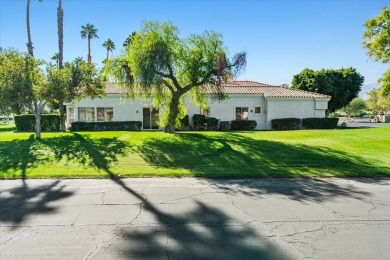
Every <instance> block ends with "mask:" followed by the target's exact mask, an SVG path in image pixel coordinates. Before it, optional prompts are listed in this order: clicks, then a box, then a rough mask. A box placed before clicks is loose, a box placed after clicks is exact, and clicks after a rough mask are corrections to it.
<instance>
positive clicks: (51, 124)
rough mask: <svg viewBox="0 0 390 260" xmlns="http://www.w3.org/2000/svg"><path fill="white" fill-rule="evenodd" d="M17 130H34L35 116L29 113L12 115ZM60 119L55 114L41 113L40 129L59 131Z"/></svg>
mask: <svg viewBox="0 0 390 260" xmlns="http://www.w3.org/2000/svg"><path fill="white" fill-rule="evenodd" d="M14 118H15V119H14V120H15V125H16V130H17V131H24V132H34V131H35V116H34V115H31V114H27V115H18V116H15V117H14ZM60 124H61V119H60V115H57V114H43V115H41V131H59V130H60Z"/></svg>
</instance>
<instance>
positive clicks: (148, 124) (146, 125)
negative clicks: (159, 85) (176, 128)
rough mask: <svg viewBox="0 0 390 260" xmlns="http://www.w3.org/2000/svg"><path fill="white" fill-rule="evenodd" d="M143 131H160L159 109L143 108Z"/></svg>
mask: <svg viewBox="0 0 390 260" xmlns="http://www.w3.org/2000/svg"><path fill="white" fill-rule="evenodd" d="M142 111H143V127H142V128H143V129H145V130H151V129H159V126H158V109H156V108H154V107H145V108H143V110H142Z"/></svg>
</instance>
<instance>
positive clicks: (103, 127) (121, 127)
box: [71, 121, 142, 131]
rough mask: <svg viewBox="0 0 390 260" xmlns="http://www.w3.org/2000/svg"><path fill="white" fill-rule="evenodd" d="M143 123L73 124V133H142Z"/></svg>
mask: <svg viewBox="0 0 390 260" xmlns="http://www.w3.org/2000/svg"><path fill="white" fill-rule="evenodd" d="M141 127H142V122H141V121H110V122H72V126H71V130H72V131H140V130H141Z"/></svg>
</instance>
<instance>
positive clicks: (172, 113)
mask: <svg viewBox="0 0 390 260" xmlns="http://www.w3.org/2000/svg"><path fill="white" fill-rule="evenodd" d="M179 100H180V95H178V94H177V93H175V94H173V95H172V99H171V104H170V105H169V114H168V123H167V125H166V126H165V130H164V132H165V133H171V134H174V133H175V122H176V117H177V115H178V114H179Z"/></svg>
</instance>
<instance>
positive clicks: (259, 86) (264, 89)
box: [106, 81, 331, 99]
mask: <svg viewBox="0 0 390 260" xmlns="http://www.w3.org/2000/svg"><path fill="white" fill-rule="evenodd" d="M223 89H224V93H225V94H246V95H248V94H249V95H263V96H265V97H278V98H291V97H293V98H325V99H327V98H331V96H328V95H323V94H319V93H314V92H309V91H304V90H297V89H293V88H287V87H278V86H272V85H268V84H264V83H259V82H254V81H232V82H228V83H226V84H225V85H224V86H223ZM124 93H126V91H125V89H122V88H120V87H119V86H118V85H117V84H115V83H112V82H110V83H107V88H106V94H124ZM207 93H208V94H214V93H215V92H213V91H212V90H208V91H207Z"/></svg>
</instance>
